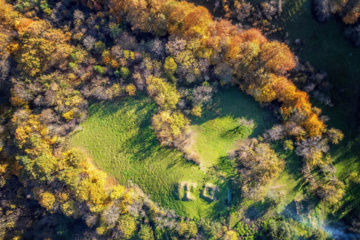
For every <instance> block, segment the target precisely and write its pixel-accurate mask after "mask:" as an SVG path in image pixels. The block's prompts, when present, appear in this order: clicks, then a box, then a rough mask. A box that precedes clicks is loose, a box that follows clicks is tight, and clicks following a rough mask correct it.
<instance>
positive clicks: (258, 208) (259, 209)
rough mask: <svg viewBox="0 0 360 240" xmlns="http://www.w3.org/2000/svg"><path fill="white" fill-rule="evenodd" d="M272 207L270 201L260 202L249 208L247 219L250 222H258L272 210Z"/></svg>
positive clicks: (246, 214) (246, 213)
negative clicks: (257, 220)
mask: <svg viewBox="0 0 360 240" xmlns="http://www.w3.org/2000/svg"><path fill="white" fill-rule="evenodd" d="M270 207H271V205H270V203H269V202H268V201H258V202H255V203H254V204H252V205H251V206H249V207H248V208H247V210H246V212H245V217H246V218H248V219H250V220H252V221H253V220H256V219H258V218H261V217H262V216H264V215H265V214H266V213H267V211H268V210H269V209H270Z"/></svg>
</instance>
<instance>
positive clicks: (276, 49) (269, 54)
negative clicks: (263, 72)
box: [260, 41, 296, 74]
mask: <svg viewBox="0 0 360 240" xmlns="http://www.w3.org/2000/svg"><path fill="white" fill-rule="evenodd" d="M260 59H261V61H263V62H264V63H265V66H266V67H268V68H269V70H270V71H272V72H274V73H280V74H284V73H285V72H287V71H289V70H291V69H293V68H294V67H295V65H296V62H295V59H294V55H293V54H292V52H291V51H290V49H289V47H288V46H287V45H285V44H284V43H280V42H277V41H273V42H267V43H264V44H263V45H262V46H261V54H260Z"/></svg>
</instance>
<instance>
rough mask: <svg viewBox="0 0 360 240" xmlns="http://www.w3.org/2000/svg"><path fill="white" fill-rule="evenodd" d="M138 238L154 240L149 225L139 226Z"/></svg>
mask: <svg viewBox="0 0 360 240" xmlns="http://www.w3.org/2000/svg"><path fill="white" fill-rule="evenodd" d="M138 237H139V238H140V240H154V233H153V230H152V229H151V227H150V226H149V225H145V224H144V225H141V229H140V231H139V233H138Z"/></svg>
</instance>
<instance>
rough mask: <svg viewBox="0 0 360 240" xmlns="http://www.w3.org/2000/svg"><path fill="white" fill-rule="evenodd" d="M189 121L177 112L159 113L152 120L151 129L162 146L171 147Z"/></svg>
mask: <svg viewBox="0 0 360 240" xmlns="http://www.w3.org/2000/svg"><path fill="white" fill-rule="evenodd" d="M188 124H189V120H188V119H187V118H186V117H185V116H184V115H183V114H182V113H181V112H179V111H175V112H170V111H161V112H159V113H158V114H156V115H154V116H153V118H152V124H151V125H152V127H153V128H154V130H155V132H156V135H157V137H158V139H159V141H160V142H161V144H162V145H170V146H171V145H173V144H174V141H175V140H176V139H177V138H180V137H181V136H182V134H183V132H184V131H185V128H186V126H187V125H188Z"/></svg>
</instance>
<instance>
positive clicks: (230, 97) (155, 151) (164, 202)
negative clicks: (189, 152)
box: [67, 89, 271, 218]
mask: <svg viewBox="0 0 360 240" xmlns="http://www.w3.org/2000/svg"><path fill="white" fill-rule="evenodd" d="M215 99H216V100H215V103H214V104H213V106H212V108H211V110H208V111H205V113H204V118H199V119H193V121H194V123H195V125H194V126H193V127H194V128H195V129H197V130H196V131H197V132H198V140H199V141H197V143H196V144H195V145H196V147H197V149H200V148H201V146H203V147H206V148H207V149H212V148H215V149H214V150H213V151H212V153H213V154H214V155H212V156H211V158H207V157H208V155H207V153H205V152H203V151H199V152H200V155H201V157H202V159H207V160H208V162H207V167H208V168H209V169H208V172H206V171H204V170H201V169H200V168H199V167H198V166H197V165H195V164H193V163H191V162H189V161H186V160H185V159H184V157H183V154H182V153H180V152H179V151H177V150H175V149H172V148H165V147H162V146H161V145H160V144H159V142H158V140H157V139H156V136H155V135H154V132H153V130H152V128H151V117H152V116H153V115H154V113H155V112H156V105H155V103H153V102H152V101H151V100H150V99H149V98H147V97H145V96H137V97H132V98H130V97H129V98H126V99H124V100H121V101H116V102H115V101H112V102H103V103H93V104H91V105H90V107H89V117H88V119H87V120H86V121H85V122H84V123H82V124H81V127H82V128H83V130H82V131H79V132H76V133H74V134H73V135H72V136H70V139H69V144H68V146H67V148H71V147H77V148H80V149H83V150H84V151H86V153H87V154H88V155H89V156H90V157H91V158H92V159H93V161H94V162H95V163H96V165H97V166H98V167H99V168H100V169H102V170H104V171H106V172H107V173H109V174H110V175H112V176H114V177H115V178H116V179H117V180H118V182H119V183H120V184H128V183H129V182H132V183H135V184H138V185H139V186H140V187H141V188H142V189H143V190H144V192H145V193H146V194H149V195H150V196H151V198H152V199H153V200H154V201H156V202H158V203H160V205H161V206H164V207H166V208H169V209H174V210H175V211H176V212H177V213H178V214H179V215H181V216H186V217H191V218H194V217H195V218H196V217H208V218H218V217H219V216H220V215H226V214H227V212H228V206H227V205H226V204H225V200H226V199H227V197H228V191H230V190H229V188H231V185H230V184H229V183H228V181H227V177H228V176H229V173H231V172H232V173H233V170H229V169H228V168H227V169H221V167H222V166H225V165H226V163H224V164H223V165H222V163H221V162H222V161H223V162H226V161H228V160H227V159H224V158H221V157H223V156H225V155H226V152H227V150H229V149H231V148H232V147H233V145H234V143H235V142H236V140H238V139H240V138H244V137H248V136H250V135H251V134H258V133H260V132H261V131H263V130H264V128H265V127H266V125H267V124H268V125H269V123H270V122H271V119H270V114H269V113H265V112H263V111H262V109H261V108H260V107H259V105H258V104H257V103H256V102H255V101H254V100H253V99H251V98H250V97H248V96H246V95H245V94H243V93H241V92H240V91H238V90H235V89H234V90H229V91H226V92H224V93H219V94H218V95H217V96H216V97H215ZM231 101H237V102H239V104H238V106H239V107H238V108H237V107H234V106H231V107H229V105H230V104H229V103H230V102H231ZM250 112H251V114H249V113H250ZM216 116H219V119H217V118H216ZM238 117H246V118H248V119H251V118H254V119H255V122H256V123H257V127H254V128H251V129H250V128H249V129H248V128H244V129H241V130H240V131H238V132H237V133H236V134H235V136H233V135H232V134H230V135H231V136H228V135H226V136H225V135H224V133H227V132H228V130H232V129H233V128H236V127H239V124H238V123H237V121H236V118H238ZM265 119H267V120H268V122H267V123H266V124H265V123H264V120H265ZM213 121H215V122H216V123H219V125H220V127H219V126H218V125H217V124H216V125H214V124H213V123H214V122H213ZM229 123H230V124H229ZM228 124H229V125H228ZM206 131H209V136H211V141H205V140H204V139H205V138H206ZM217 143H219V145H217ZM210 167H211V168H210ZM181 182H189V183H195V184H196V185H197V187H196V188H195V189H194V190H193V192H192V195H193V196H195V198H196V199H195V200H194V201H184V199H183V197H184V196H179V194H178V193H179V191H178V187H179V184H180V183H181ZM205 183H212V184H216V185H217V186H219V187H220V192H219V193H217V194H216V199H217V201H211V200H209V199H207V198H206V197H203V196H202V193H201V192H202V190H203V186H204V184H205Z"/></svg>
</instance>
